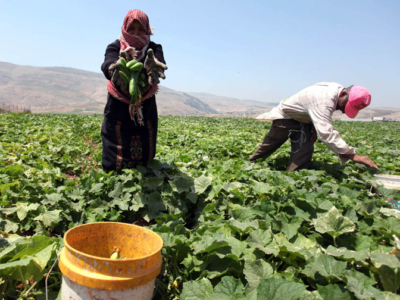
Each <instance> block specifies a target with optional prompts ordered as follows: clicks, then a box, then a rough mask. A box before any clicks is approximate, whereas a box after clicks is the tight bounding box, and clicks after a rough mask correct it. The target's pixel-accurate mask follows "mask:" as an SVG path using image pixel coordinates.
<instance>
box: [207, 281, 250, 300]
mask: <svg viewBox="0 0 400 300" xmlns="http://www.w3.org/2000/svg"><path fill="white" fill-rule="evenodd" d="M243 290H244V286H243V284H242V282H241V281H240V280H239V279H235V278H234V277H231V276H225V277H223V278H222V279H221V281H220V283H218V284H217V285H216V286H215V288H214V291H213V293H212V294H211V295H210V296H209V297H208V298H207V300H238V299H245V298H243V297H244V296H243Z"/></svg>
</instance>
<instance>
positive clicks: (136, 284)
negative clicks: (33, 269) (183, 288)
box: [59, 222, 163, 300]
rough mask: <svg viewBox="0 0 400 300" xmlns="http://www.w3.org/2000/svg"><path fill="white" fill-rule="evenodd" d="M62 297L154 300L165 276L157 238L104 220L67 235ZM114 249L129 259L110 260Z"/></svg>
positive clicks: (147, 232) (69, 232)
mask: <svg viewBox="0 0 400 300" xmlns="http://www.w3.org/2000/svg"><path fill="white" fill-rule="evenodd" d="M64 244H65V247H64V249H63V250H62V252H61V254H60V261H59V267H60V270H61V272H62V274H63V282H62V290H61V299H68V300H70V299H74V300H81V299H82V300H85V299H141V300H147V299H151V298H152V296H153V292H154V283H155V279H156V277H157V276H158V274H160V272H161V265H162V258H161V249H162V247H163V241H162V239H161V237H160V236H159V235H157V234H156V233H154V232H152V231H151V230H148V229H146V228H142V227H139V226H135V225H130V224H124V223H114V222H103V223H91V224H86V225H81V226H77V227H75V228H72V229H70V230H68V231H67V232H66V233H65V235H64ZM115 248H118V249H119V250H120V252H119V253H120V254H119V256H122V257H124V258H125V259H110V256H111V254H112V253H113V252H114V250H115Z"/></svg>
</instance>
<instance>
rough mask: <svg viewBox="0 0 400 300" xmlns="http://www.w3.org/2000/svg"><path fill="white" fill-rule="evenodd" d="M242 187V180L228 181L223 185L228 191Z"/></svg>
mask: <svg viewBox="0 0 400 300" xmlns="http://www.w3.org/2000/svg"><path fill="white" fill-rule="evenodd" d="M241 187H242V184H241V183H240V182H237V181H235V182H226V183H224V185H223V186H222V188H223V189H224V190H225V191H227V192H232V191H234V190H236V189H239V188H241Z"/></svg>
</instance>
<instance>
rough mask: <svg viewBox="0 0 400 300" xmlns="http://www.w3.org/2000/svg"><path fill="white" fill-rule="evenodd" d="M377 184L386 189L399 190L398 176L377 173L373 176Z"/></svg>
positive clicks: (399, 181)
mask: <svg viewBox="0 0 400 300" xmlns="http://www.w3.org/2000/svg"><path fill="white" fill-rule="evenodd" d="M374 177H375V179H376V181H377V182H378V183H379V184H382V185H383V187H385V188H387V189H396V190H400V176H398V175H389V174H379V175H375V176H374Z"/></svg>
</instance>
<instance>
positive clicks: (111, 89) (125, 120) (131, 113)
mask: <svg viewBox="0 0 400 300" xmlns="http://www.w3.org/2000/svg"><path fill="white" fill-rule="evenodd" d="M121 31H122V32H121V35H120V38H119V39H118V40H116V41H115V42H113V43H111V44H110V45H108V46H107V49H106V53H105V58H104V63H103V64H102V66H101V70H102V71H103V73H104V76H105V77H106V78H107V79H108V80H109V81H108V83H107V89H108V97H107V104H106V107H105V108H104V120H103V125H102V128H101V137H102V140H103V168H104V170H106V171H111V170H121V169H123V168H132V167H135V166H136V165H138V164H142V163H146V162H149V161H151V160H152V159H153V158H154V156H155V152H156V142H157V129H158V113H157V104H156V97H155V93H156V92H157V90H158V83H159V82H160V81H159V79H158V77H161V78H163V79H165V75H164V70H166V69H167V66H166V65H165V60H164V55H163V50H162V47H161V45H159V44H155V43H153V42H151V41H150V36H151V35H152V30H151V28H150V23H149V18H148V17H147V15H146V14H145V13H144V12H142V11H140V10H137V9H134V10H131V11H129V12H128V14H127V15H126V16H125V18H124V22H123V24H122V30H121ZM121 57H124V58H125V59H126V60H127V61H130V60H133V59H135V60H137V61H139V62H142V63H143V62H144V68H143V70H142V73H143V74H144V75H145V83H146V84H145V86H144V87H141V86H140V87H139V88H140V90H141V94H142V95H143V96H142V98H141V99H137V101H136V104H135V105H131V104H130V99H131V95H130V94H129V88H128V85H127V84H126V83H125V82H124V81H123V80H122V78H120V76H119V67H118V62H120V58H121Z"/></svg>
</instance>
